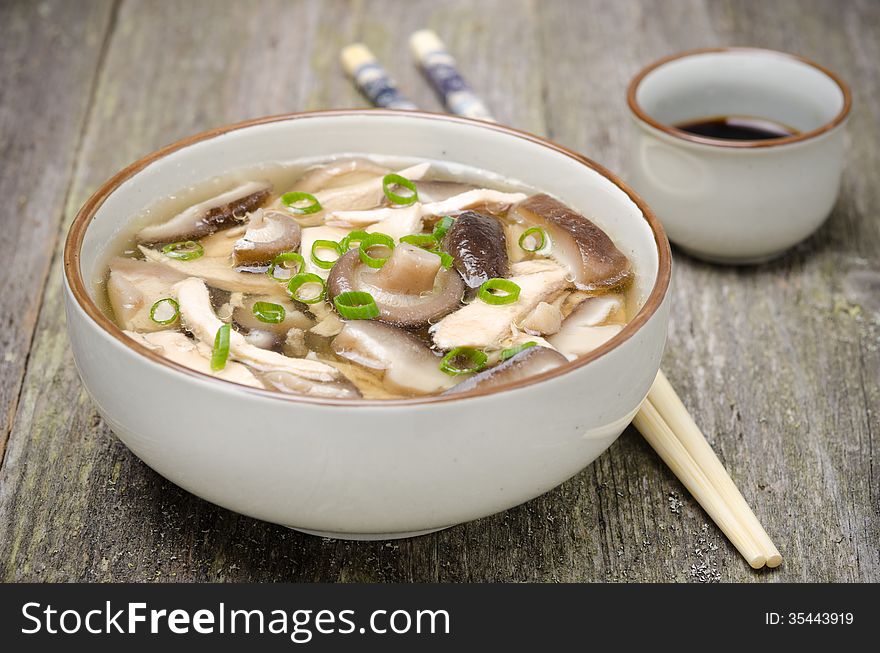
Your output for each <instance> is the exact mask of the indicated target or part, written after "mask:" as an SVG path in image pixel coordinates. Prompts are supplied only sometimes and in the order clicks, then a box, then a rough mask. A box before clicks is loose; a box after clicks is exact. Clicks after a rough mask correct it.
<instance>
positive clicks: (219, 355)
mask: <svg viewBox="0 0 880 653" xmlns="http://www.w3.org/2000/svg"><path fill="white" fill-rule="evenodd" d="M231 330H232V327H231V326H229V325H228V324H224V325H223V326H221V327H220V328H219V329H217V335H216V336H214V349H212V350H211V369H212V370H214V371H215V372H219V371H220V370H222V369H223V368H224V367H226V360H227V359H228V358H229V332H230V331H231Z"/></svg>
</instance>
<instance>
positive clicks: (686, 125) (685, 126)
mask: <svg viewBox="0 0 880 653" xmlns="http://www.w3.org/2000/svg"><path fill="white" fill-rule="evenodd" d="M675 127H676V129H680V130H682V131H685V132H688V133H689V134H695V135H697V136H705V137H707V138H718V139H721V140H730V141H766V140H768V139H771V138H785V137H786V136H794V135H795V134H797V133H798V132H797V130H796V129H792V128H791V127H787V126H786V125H783V124H780V123H778V122H774V121H772V120H764V119H763V118H749V117H746V116H714V117H712V118H701V119H699V120H692V121H688V122H683V123H680V124H678V125H675Z"/></svg>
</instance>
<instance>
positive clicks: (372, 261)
mask: <svg viewBox="0 0 880 653" xmlns="http://www.w3.org/2000/svg"><path fill="white" fill-rule="evenodd" d="M380 246H381V247H387V248H388V249H394V239H393V238H392V237H391V236H387V235H385V234H369V235H368V236H367V237H366V238H364V239H363V240H362V241H361V245H360V249H359V253H360V257H361V261H362V262H363V264H364V265H368V266H370V267H371V268H381V267H382V266H383V265H385V261H387V260H388V256H386V257H384V258H382V257H379V256H371V255H370V249H372V248H373V247H380ZM389 256H390V255H389Z"/></svg>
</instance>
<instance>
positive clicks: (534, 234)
mask: <svg viewBox="0 0 880 653" xmlns="http://www.w3.org/2000/svg"><path fill="white" fill-rule="evenodd" d="M529 238H532V239H533V240H534V241H535V243H536V245H535V247H534V248H531V247H528V246H527V241H528V240H529ZM546 242H547V234H546V233H544V230H543V229H541V227H532V228H531V229H526V230H525V231H524V232H523V233H522V235H521V236H520V237H519V246H520V247H521V248H522V249H524V250H525V251H527V252H531V253H534V252H540V251H541V250H542V249H544V245H545V243H546Z"/></svg>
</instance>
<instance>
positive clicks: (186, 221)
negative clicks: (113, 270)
mask: <svg viewBox="0 0 880 653" xmlns="http://www.w3.org/2000/svg"><path fill="white" fill-rule="evenodd" d="M271 192H272V185H271V184H269V183H268V182H265V181H248V182H245V183H243V184H239V185H238V186H236V187H235V188H233V189H232V190H228V191H226V192H225V193H222V194H220V195H218V196H217V197H212V198H211V199H209V200H205V201H204V202H199V203H198V204H194V205H193V206H191V207H189V208H188V209H186V210H185V211H183V212H182V213H178V214H177V215H176V216H174V217H173V218H171V219H170V220H168V221H167V222H163V223H162V224H154V225H150V226H148V227H144V228H143V229H141V230H140V231H139V232H138V235H137V239H138V242H141V243H169V242H174V241H178V240H191V239H197V238H201V237H202V236H207V235H208V234H210V233H213V232H215V231H217V230H218V229H221V228H223V227H227V226H229V225H231V224H234V223H235V221H236V220H238V219H244V216H245V215H246V214H248V213H250V212H251V211H254V210H256V209H257V208H258V207H260V206H261V205H262V204H263V202H265V201H266V200H267V199H269V194H270V193H271Z"/></svg>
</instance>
